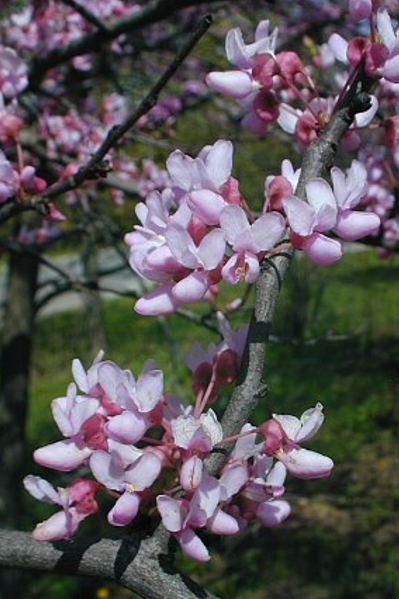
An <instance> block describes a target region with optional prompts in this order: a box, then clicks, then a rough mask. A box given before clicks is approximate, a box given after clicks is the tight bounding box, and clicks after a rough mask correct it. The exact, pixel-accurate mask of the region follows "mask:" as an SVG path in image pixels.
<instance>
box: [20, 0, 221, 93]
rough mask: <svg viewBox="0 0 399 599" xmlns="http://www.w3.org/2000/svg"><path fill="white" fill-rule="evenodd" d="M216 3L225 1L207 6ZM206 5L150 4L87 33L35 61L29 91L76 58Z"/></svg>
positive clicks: (194, 0)
mask: <svg viewBox="0 0 399 599" xmlns="http://www.w3.org/2000/svg"><path fill="white" fill-rule="evenodd" d="M214 2H219V3H221V0H206V3H207V4H210V3H214ZM204 3H205V0H174V2H173V3H171V2H170V0H149V1H148V2H146V3H145V5H144V6H143V8H142V9H141V10H138V11H135V12H132V13H131V14H128V15H126V16H125V17H122V18H121V19H116V20H115V21H113V22H112V23H109V24H107V27H106V29H104V28H103V29H101V30H100V29H97V30H96V31H94V32H90V33H87V34H86V35H83V36H82V37H80V38H79V39H76V40H73V41H71V42H70V43H69V44H67V45H66V46H64V47H58V48H55V49H54V50H52V51H51V52H49V53H48V54H47V56H45V57H44V58H38V59H36V60H35V61H33V63H32V66H31V69H30V73H29V86H28V87H27V89H26V90H25V91H35V90H37V88H38V87H39V86H40V83H41V82H42V80H43V78H44V77H45V74H46V72H47V71H48V70H49V69H52V68H54V67H57V66H59V65H61V64H63V63H64V62H67V61H69V60H70V59H71V58H74V57H75V56H81V55H83V54H88V53H89V52H98V51H99V50H100V48H101V46H102V45H103V44H105V43H107V42H109V41H111V40H113V39H115V38H117V37H118V36H119V35H121V34H122V33H131V32H133V31H136V30H137V29H140V28H142V27H145V26H147V25H151V24H153V23H158V22H159V21H162V20H164V19H167V18H168V17H172V16H173V14H175V13H176V12H177V11H178V10H180V9H182V8H187V7H189V6H196V5H198V4H204Z"/></svg>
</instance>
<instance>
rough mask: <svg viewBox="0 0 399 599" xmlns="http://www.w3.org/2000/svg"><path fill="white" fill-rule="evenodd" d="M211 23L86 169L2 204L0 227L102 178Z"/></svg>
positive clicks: (194, 37) (204, 25) (199, 30)
mask: <svg viewBox="0 0 399 599" xmlns="http://www.w3.org/2000/svg"><path fill="white" fill-rule="evenodd" d="M211 23H212V17H211V15H206V16H205V17H203V18H202V19H201V20H200V22H199V23H198V26H197V29H196V30H195V31H194V33H193V34H192V36H191V37H190V39H189V40H188V41H187V42H186V43H185V44H184V46H183V47H182V48H181V49H180V50H179V52H178V53H177V54H176V56H175V58H174V59H173V61H172V62H171V63H170V64H169V66H168V67H167V68H166V70H165V71H164V73H163V74H162V75H161V77H160V78H159V79H158V81H157V82H156V83H155V85H154V86H153V88H152V89H151V91H150V92H149V93H148V94H147V95H146V96H145V98H144V99H143V100H142V101H141V103H140V104H139V106H138V107H137V108H136V110H134V111H133V112H132V113H131V114H130V115H129V116H128V117H127V118H126V119H125V121H124V122H123V123H121V124H120V125H116V126H115V127H113V128H112V129H111V130H110V131H109V133H108V135H107V137H106V138H105V139H104V141H103V142H102V144H101V145H100V146H99V148H98V149H97V151H96V152H95V153H94V155H93V156H92V157H91V159H90V160H89V161H88V163H87V164H86V166H84V167H82V168H81V169H80V170H79V171H78V172H77V173H76V175H74V176H72V177H68V178H67V179H65V180H64V181H60V182H58V183H55V184H54V185H52V186H51V187H49V188H48V189H47V190H46V191H45V192H44V193H43V194H42V195H40V196H34V197H32V198H30V199H27V200H25V201H24V202H19V203H15V202H12V203H11V202H10V203H5V204H3V206H2V208H1V211H0V223H2V222H5V221H6V220H8V219H10V218H12V217H13V216H15V215H16V214H19V213H20V212H23V211H26V210H34V209H37V210H40V208H41V209H42V211H43V210H44V211H45V210H46V204H48V203H49V202H50V201H52V200H53V199H54V198H56V197H57V196H59V195H61V194H63V193H66V192H67V191H71V190H73V189H76V188H77V187H79V186H80V185H81V184H82V183H83V182H84V181H86V180H88V179H93V178H94V179H97V178H99V177H105V176H106V175H107V167H106V165H105V163H104V158H105V156H106V155H107V153H108V152H109V151H110V150H111V149H112V148H113V147H114V146H115V145H116V144H117V143H118V142H119V141H120V140H121V139H122V138H123V136H124V135H125V133H127V131H129V130H130V129H131V128H132V127H133V126H134V125H135V124H136V123H137V121H138V120H139V118H140V117H142V116H143V115H144V114H146V113H147V112H148V111H149V110H150V109H151V108H152V107H153V106H155V104H156V103H157V101H158V96H159V94H160V93H161V91H162V90H163V88H164V87H165V86H166V84H167V83H168V82H169V80H170V79H171V78H172V77H173V75H174V74H175V73H176V71H177V69H178V68H179V67H180V66H181V64H182V63H183V62H184V60H185V59H186V58H187V56H188V55H189V54H190V52H191V51H192V49H193V48H194V46H195V45H196V44H197V43H198V41H199V40H200V39H201V37H202V36H203V35H204V34H205V33H206V31H207V30H208V29H209V27H210V26H211Z"/></svg>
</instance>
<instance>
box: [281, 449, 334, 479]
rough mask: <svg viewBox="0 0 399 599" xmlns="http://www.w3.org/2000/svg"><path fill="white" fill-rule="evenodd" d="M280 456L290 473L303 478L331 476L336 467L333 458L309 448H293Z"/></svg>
mask: <svg viewBox="0 0 399 599" xmlns="http://www.w3.org/2000/svg"><path fill="white" fill-rule="evenodd" d="M278 457H279V459H280V460H281V461H282V462H283V464H284V465H285V467H286V468H287V470H288V472H289V473H290V474H292V475H293V476H296V477H297V478H301V479H303V480H310V479H316V478H324V477H326V476H329V475H330V473H331V470H332V469H333V467H334V462H333V461H332V460H331V458H329V457H327V456H325V455H322V454H321V453H317V452H315V451H310V450H309V449H303V448H301V449H296V448H293V449H290V450H289V451H287V452H286V453H282V454H281V455H279V456H278Z"/></svg>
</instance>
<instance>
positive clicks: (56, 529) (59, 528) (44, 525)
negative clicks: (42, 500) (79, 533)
mask: <svg viewBox="0 0 399 599" xmlns="http://www.w3.org/2000/svg"><path fill="white" fill-rule="evenodd" d="M78 526H79V519H78V518H76V517H74V518H72V517H71V515H70V514H67V513H66V512H65V511H64V510H63V511H61V512H57V513H56V514H53V515H52V516H51V517H50V518H48V520H45V521H44V522H41V523H40V524H38V525H37V526H36V528H35V530H34V531H33V532H32V537H33V538H34V539H35V541H49V542H51V541H60V540H61V539H69V537H71V536H72V535H73V534H74V533H75V532H76V530H77V528H78Z"/></svg>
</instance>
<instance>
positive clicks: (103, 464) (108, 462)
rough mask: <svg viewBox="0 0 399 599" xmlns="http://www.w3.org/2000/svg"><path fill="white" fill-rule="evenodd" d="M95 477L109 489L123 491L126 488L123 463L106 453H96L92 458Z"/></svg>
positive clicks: (91, 463)
mask: <svg viewBox="0 0 399 599" xmlns="http://www.w3.org/2000/svg"><path fill="white" fill-rule="evenodd" d="M90 469H91V471H92V473H93V476H94V477H95V478H96V479H97V480H98V482H100V483H101V484H103V485H104V486H105V487H107V489H113V490H115V491H123V490H124V488H125V484H124V477H125V470H124V467H123V464H122V462H121V461H120V460H119V459H117V458H116V459H115V458H114V457H113V456H111V455H110V454H109V453H107V452H106V451H102V450H98V451H94V452H93V455H92V456H91V458H90Z"/></svg>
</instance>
